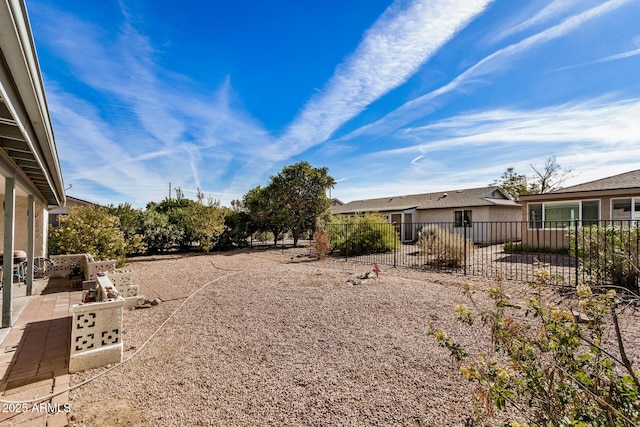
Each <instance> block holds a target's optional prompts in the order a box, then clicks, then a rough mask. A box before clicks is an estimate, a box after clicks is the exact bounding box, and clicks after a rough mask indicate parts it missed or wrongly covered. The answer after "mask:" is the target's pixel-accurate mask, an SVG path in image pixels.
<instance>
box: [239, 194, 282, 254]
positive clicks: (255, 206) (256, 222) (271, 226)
mask: <svg viewBox="0 0 640 427" xmlns="http://www.w3.org/2000/svg"><path fill="white" fill-rule="evenodd" d="M243 202H244V205H245V206H246V208H247V210H248V214H249V218H250V219H251V227H250V230H249V231H250V232H251V233H252V232H254V231H269V232H271V233H272V234H273V236H274V240H273V244H274V245H275V244H276V243H277V241H278V240H277V239H278V236H279V235H280V234H282V233H283V232H284V231H286V230H287V228H288V226H289V221H290V219H289V218H290V217H289V212H287V209H286V205H285V203H284V200H282V194H281V193H279V192H277V191H275V189H274V188H273V187H271V186H267V187H260V186H257V187H255V188H252V189H251V190H249V191H248V192H247V194H245V196H244V200H243Z"/></svg>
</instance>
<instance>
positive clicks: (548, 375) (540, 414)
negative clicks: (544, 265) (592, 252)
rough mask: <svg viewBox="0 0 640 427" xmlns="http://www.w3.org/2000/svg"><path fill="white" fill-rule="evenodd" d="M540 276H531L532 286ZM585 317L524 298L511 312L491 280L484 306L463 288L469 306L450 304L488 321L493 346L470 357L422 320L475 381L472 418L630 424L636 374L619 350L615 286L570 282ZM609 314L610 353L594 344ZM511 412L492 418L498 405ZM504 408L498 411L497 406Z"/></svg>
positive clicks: (637, 404) (639, 386)
mask: <svg viewBox="0 0 640 427" xmlns="http://www.w3.org/2000/svg"><path fill="white" fill-rule="evenodd" d="M547 279H548V278H547V277H546V275H545V274H541V275H540V276H539V277H538V283H535V284H534V285H535V286H543V285H544V283H545V281H546V280H547ZM576 292H577V295H578V298H579V301H578V302H579V307H580V309H581V310H582V311H583V312H584V313H583V315H584V317H585V318H586V319H588V320H586V323H584V324H582V323H578V321H577V319H576V317H575V316H574V313H573V312H572V311H570V310H567V309H561V308H557V307H551V306H545V305H543V304H542V303H540V301H539V300H538V298H536V297H531V298H529V301H528V307H527V310H526V314H527V315H529V316H531V317H532V318H533V320H532V321H531V322H524V321H522V320H518V318H517V317H516V316H514V312H513V310H516V309H515V308H513V306H512V305H511V303H510V301H509V299H508V297H507V295H506V294H505V293H504V291H503V289H502V288H501V287H499V286H495V287H490V288H488V289H487V295H488V297H489V298H490V299H491V300H492V301H493V305H492V308H491V309H488V310H482V309H479V307H478V305H477V304H476V301H475V299H474V292H473V291H472V290H471V289H470V288H469V287H468V286H467V287H465V288H464V294H465V295H466V296H467V297H468V298H469V300H470V301H471V304H472V307H473V308H474V311H472V310H471V309H469V308H468V307H467V306H466V305H464V304H459V305H457V306H456V307H455V311H456V313H457V319H458V321H459V322H461V323H462V324H465V325H469V326H470V325H472V324H474V323H475V322H476V314H474V312H476V313H479V317H480V319H481V321H482V323H483V324H484V325H486V326H488V328H489V331H490V335H491V336H490V340H491V343H492V350H493V353H492V354H490V355H486V354H480V355H478V356H477V357H475V358H472V357H470V356H469V352H468V351H467V350H466V349H465V348H463V347H462V346H461V345H459V344H457V343H456V342H455V341H454V340H453V339H452V338H450V337H448V336H447V334H446V333H445V332H444V331H443V330H441V329H437V328H436V327H435V326H434V325H429V332H430V334H432V335H433V336H434V337H435V340H436V342H437V343H438V344H439V345H440V346H441V347H444V348H446V349H447V350H448V351H449V352H450V354H451V357H452V359H453V360H454V361H455V362H456V363H457V366H458V368H459V371H460V373H461V374H462V375H463V376H464V377H466V378H467V379H468V380H469V381H470V382H471V383H473V384H474V385H475V386H476V390H475V396H476V397H477V406H476V416H477V421H478V422H480V423H482V424H483V425H487V424H488V423H489V422H491V421H494V422H493V424H494V425H503V426H507V425H509V426H581V427H582V426H584V427H587V426H625V427H626V426H635V425H638V424H639V423H640V393H639V390H640V381H639V380H638V375H639V373H638V372H635V371H634V370H633V369H632V366H631V362H630V361H629V358H628V357H627V355H626V352H625V349H624V345H623V340H622V336H621V331H620V328H619V324H618V319H617V312H616V294H615V291H613V290H610V291H608V292H606V293H602V294H598V295H595V294H593V293H592V290H591V288H590V287H589V286H587V285H579V286H578V287H577V289H576ZM608 319H610V320H611V323H613V326H614V328H615V332H616V337H617V339H618V350H617V353H618V354H617V355H614V354H613V353H614V350H613V349H609V348H607V349H605V346H604V345H603V344H602V342H603V337H604V335H605V329H606V323H607V320H608ZM507 410H509V411H510V412H509V414H514V413H516V414H517V415H516V416H515V417H511V416H509V417H508V418H512V419H511V420H507V421H504V417H503V421H504V422H500V421H496V417H495V416H496V414H497V413H498V412H499V411H507ZM502 414H503V415H504V416H506V414H507V413H506V412H502Z"/></svg>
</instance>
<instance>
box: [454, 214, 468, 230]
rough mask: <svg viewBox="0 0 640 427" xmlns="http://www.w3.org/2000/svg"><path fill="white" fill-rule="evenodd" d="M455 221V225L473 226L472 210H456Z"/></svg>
mask: <svg viewBox="0 0 640 427" xmlns="http://www.w3.org/2000/svg"><path fill="white" fill-rule="evenodd" d="M453 222H454V224H453V226H454V227H463V226H464V227H471V211H470V210H464V211H454V212H453Z"/></svg>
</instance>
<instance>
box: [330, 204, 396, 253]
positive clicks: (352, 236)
mask: <svg viewBox="0 0 640 427" xmlns="http://www.w3.org/2000/svg"><path fill="white" fill-rule="evenodd" d="M327 231H328V232H329V237H330V239H331V245H332V246H333V249H334V250H336V251H338V252H339V253H340V254H341V255H348V256H351V255H363V254H372V253H383V252H390V251H393V250H394V249H396V248H399V247H400V238H399V236H398V233H397V232H396V230H395V227H394V225H393V224H389V223H388V222H387V221H386V219H385V218H383V217H381V216H380V215H378V214H375V213H368V214H365V215H363V216H344V215H334V216H333V217H332V218H331V221H330V222H329V224H328V225H327Z"/></svg>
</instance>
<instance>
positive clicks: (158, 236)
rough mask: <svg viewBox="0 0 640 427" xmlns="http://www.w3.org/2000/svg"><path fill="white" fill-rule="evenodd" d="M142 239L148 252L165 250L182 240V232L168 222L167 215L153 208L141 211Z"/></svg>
mask: <svg viewBox="0 0 640 427" xmlns="http://www.w3.org/2000/svg"><path fill="white" fill-rule="evenodd" d="M142 235H143V241H144V243H145V245H146V246H147V251H148V252H150V253H157V252H166V251H169V250H171V249H173V248H174V247H175V246H176V245H178V244H179V243H180V242H181V241H182V232H181V231H180V229H179V228H178V227H177V226H176V225H175V224H172V223H171V222H169V216H168V215H167V214H165V213H161V212H158V211H157V210H155V209H147V210H145V211H144V212H143V213H142Z"/></svg>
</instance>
